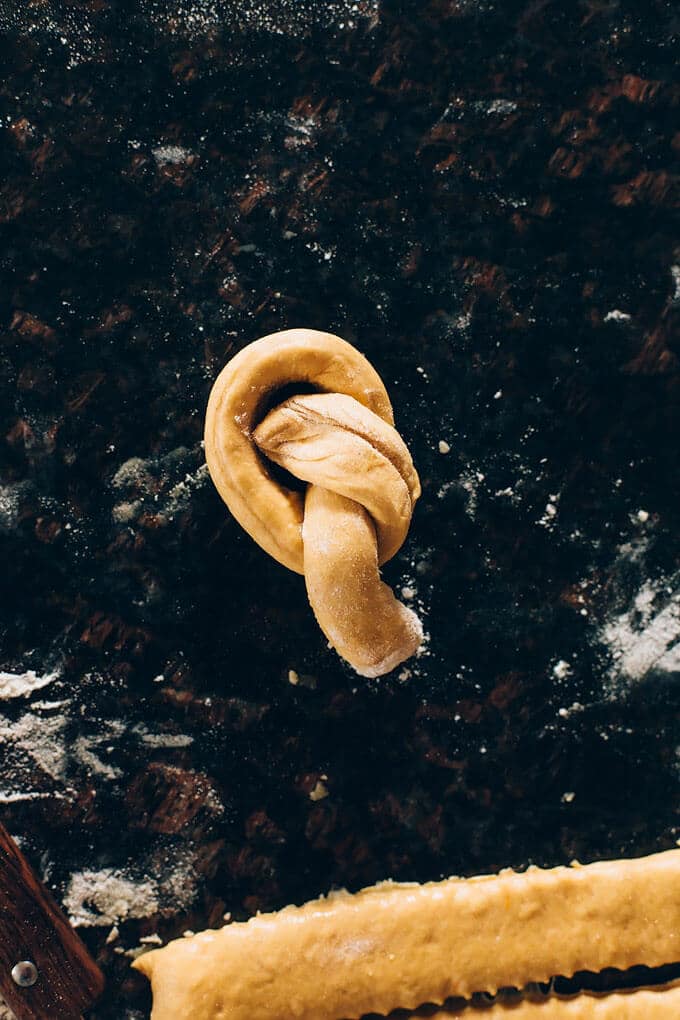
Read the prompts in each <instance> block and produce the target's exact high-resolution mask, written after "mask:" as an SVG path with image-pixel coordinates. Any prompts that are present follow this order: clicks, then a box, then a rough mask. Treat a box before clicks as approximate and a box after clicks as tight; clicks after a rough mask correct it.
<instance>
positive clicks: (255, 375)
mask: <svg viewBox="0 0 680 1020" xmlns="http://www.w3.org/2000/svg"><path fill="white" fill-rule="evenodd" d="M298 387H299V389H298ZM310 389H312V390H313V391H314V392H311V393H310V392H308V391H309V390H310ZM205 454H206V460H207V462H208V468H209V471H210V474H211V477H212V479H213V482H214V483H215V486H216V488H217V490H218V492H219V493H220V495H221V496H222V499H223V500H224V501H225V503H226V504H227V506H228V507H229V509H230V511H231V512H232V514H233V515H234V517H235V518H236V519H237V521H239V523H240V524H241V526H242V527H243V528H244V529H245V530H246V531H247V532H248V533H249V534H250V535H251V536H252V538H254V539H255V541H256V542H257V543H258V544H259V545H261V546H262V548H263V549H264V550H265V551H266V552H268V553H269V554H270V556H273V557H274V559H276V560H278V561H279V563H282V564H283V565H284V566H286V567H289V568H290V569H291V570H295V571H297V572H298V573H300V574H304V577H305V583H306V585H307V593H308V596H309V601H310V603H311V605H312V608H313V610H314V614H315V616H316V618H317V621H318V623H319V626H320V627H321V629H322V630H323V632H324V634H325V635H326V637H327V638H328V640H329V642H330V643H331V645H333V647H334V648H335V649H336V650H337V652H338V653H339V654H340V655H341V656H342V657H343V659H346V660H347V662H349V663H350V665H351V666H353V668H354V669H355V670H356V671H357V673H360V674H361V675H362V676H369V677H375V676H382V674H384V673H388V672H389V671H390V670H391V669H394V668H395V666H397V665H399V663H400V662H403V661H404V659H407V658H408V657H409V656H411V655H413V653H414V652H415V651H417V649H418V647H419V645H420V643H421V641H422V627H421V624H420V621H419V619H418V617H417V616H416V615H415V613H414V612H412V611H411V610H410V609H408V608H407V607H406V606H404V605H402V603H400V602H399V601H398V600H397V599H396V598H395V597H394V594H393V593H392V591H391V589H390V588H389V587H388V586H387V585H386V584H384V583H383V582H382V581H381V580H380V573H379V565H380V564H382V563H384V562H385V561H386V560H388V559H390V558H391V557H392V556H394V554H395V553H396V552H397V550H398V549H399V548H400V546H401V545H402V543H403V541H404V539H405V538H406V533H407V531H408V527H409V524H410V521H411V515H412V513H413V507H414V504H415V502H416V500H417V498H418V496H419V495H420V482H419V480H418V475H417V474H416V471H415V468H414V466H413V462H412V460H411V456H410V454H409V452H408V450H407V448H406V446H405V444H404V442H403V440H402V439H401V437H400V436H399V433H398V432H397V431H396V429H395V428H394V418H393V415H392V406H391V404H390V401H389V397H388V396H387V392H386V390H385V387H384V386H383V383H382V380H381V379H380V376H379V375H378V374H377V372H376V371H375V370H374V369H373V368H372V366H371V365H370V364H369V363H368V361H367V360H366V359H365V358H364V357H363V355H361V354H359V352H358V351H357V350H355V348H354V347H352V346H351V344H348V343H347V342H346V341H344V340H341V339H340V338H339V337H337V336H333V335H332V334H330V333H321V332H319V331H317V330H313V329H291V330H286V331H284V332H281V333H273V334H271V335H270V336H266V337H263V338H262V339H260V340H256V341H255V342H254V343H252V344H250V345H249V346H248V347H246V348H244V349H243V350H242V351H240V352H239V353H238V354H237V355H236V356H235V357H234V358H232V360H231V361H230V362H229V363H228V364H227V365H226V367H225V368H224V369H223V370H222V372H221V373H220V375H219V376H218V378H217V380H216V381H215V384H214V386H213V389H212V392H211V394H210V399H209V401H208V409H207V412H206V422H205ZM271 463H274V464H276V465H278V466H279V468H283V469H284V470H285V471H287V472H288V474H289V476H290V475H292V476H294V477H295V478H297V479H298V480H299V481H301V482H306V483H307V486H306V489H305V490H304V492H300V491H296V489H294V488H292V484H294V483H292V480H291V487H289V485H288V484H286V478H285V476H284V480H283V481H281V480H279V478H280V477H281V473H280V472H279V474H278V476H276V475H275V474H274V473H273V472H272V468H271Z"/></svg>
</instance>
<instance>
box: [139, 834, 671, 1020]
mask: <svg viewBox="0 0 680 1020" xmlns="http://www.w3.org/2000/svg"><path fill="white" fill-rule="evenodd" d="M679 960H680V850H669V851H667V852H665V853H660V854H655V855H653V856H651V857H644V858H641V859H639V860H619V861H607V862H602V863H598V864H590V865H587V866H585V867H581V866H578V865H575V866H573V867H569V868H564V867H562V868H554V869H552V870H549V871H546V870H541V869H539V868H530V869H529V870H528V871H526V872H524V873H522V874H516V873H515V872H512V871H504V872H501V873H500V874H499V875H486V876H481V877H478V878H471V879H456V878H451V879H447V880H446V881H443V882H432V883H428V884H427V885H416V884H397V883H390V882H385V883H382V884H380V885H377V886H372V887H371V888H368V889H364V890H363V891H362V892H359V893H357V894H356V895H351V894H349V893H346V892H340V893H333V894H331V895H329V896H328V897H327V898H325V899H319V900H314V901H312V902H310V903H307V904H306V905H305V906H303V907H286V908H285V909H284V910H281V911H279V912H278V913H275V914H263V915H260V916H259V917H254V918H251V920H250V921H248V922H246V923H243V924H232V925H229V926H227V927H226V928H223V929H221V930H219V931H205V932H201V933H200V934H199V935H196V936H194V937H193V938H190V939H179V940H178V941H176V942H171V943H170V944H169V945H168V946H166V947H165V948H163V949H159V950H154V951H153V952H150V953H148V954H146V955H145V956H142V957H141V958H140V959H139V960H137V961H136V962H135V964H134V966H135V967H137V969H138V970H140V971H142V973H144V974H146V975H147V977H149V978H150V979H151V981H152V985H153V993H154V1009H153V1014H152V1020H179V1018H181V1020H218V1018H219V1020H292V1018H297V1020H341V1018H345V1020H356V1018H358V1017H361V1016H363V1015H364V1014H366V1013H381V1014H387V1013H389V1012H390V1011H391V1010H393V1009H397V1008H399V1007H401V1008H404V1009H416V1008H417V1007H418V1006H420V1005H422V1004H423V1003H426V1002H432V1003H443V1002H444V1001H445V1000H446V999H448V998H451V997H453V996H461V997H463V998H469V997H470V995H471V994H472V993H473V992H483V991H485V992H491V993H495V992H497V991H498V989H499V988H502V987H515V988H522V987H524V986H525V985H527V984H528V983H529V982H532V981H548V980H549V979H550V978H551V977H553V976H554V975H557V974H561V975H565V976H567V977H569V976H571V975H572V974H574V973H575V972H576V971H579V970H590V971H600V970H602V969H604V968H605V967H618V968H620V969H622V970H625V969H627V968H629V967H632V966H634V965H636V964H645V965H647V966H648V967H657V966H661V965H663V964H667V963H672V962H675V961H679ZM482 1015H483V1016H484V1015H485V1014H482ZM558 1015H559V1014H558ZM565 1015H566V1016H567V1017H570V1016H571V1014H570V1013H568V1012H567V1013H566V1014H565ZM574 1015H575V1016H576V1017H579V1016H583V1014H579V1013H576V1014H574ZM592 1015H593V1016H595V1017H597V1014H596V1013H594V1014H592ZM602 1015H603V1016H604V1017H607V1020H609V1016H610V1014H607V1013H604V1014H602ZM620 1015H621V1016H625V1014H623V1013H622V1014H620ZM639 1015H640V1014H631V1016H639ZM649 1015H650V1016H662V1015H663V1016H665V1015H666V1014H660V1013H657V1014H649ZM677 1015H678V1016H680V1014H677ZM454 1016H455V1014H454ZM511 1016H512V1017H513V1020H520V1017H521V1016H522V1014H521V1013H520V1014H517V1013H513V1014H511ZM531 1016H532V1014H531V1013H529V1014H527V1020H528V1017H531ZM537 1020H538V1017H537ZM617 1020H618V1018H617Z"/></svg>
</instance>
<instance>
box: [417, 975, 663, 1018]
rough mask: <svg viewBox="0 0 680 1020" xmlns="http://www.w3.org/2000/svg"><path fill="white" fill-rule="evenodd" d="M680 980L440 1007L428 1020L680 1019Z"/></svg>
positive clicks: (430, 1014) (429, 1015)
mask: <svg viewBox="0 0 680 1020" xmlns="http://www.w3.org/2000/svg"><path fill="white" fill-rule="evenodd" d="M679 1017H680V981H676V982H674V983H673V984H669V985H659V986H658V987H655V988H640V989H632V990H630V991H621V992H609V993H608V994H603V995H594V994H592V993H587V992H584V993H583V994H582V995H574V996H570V997H569V998H562V997H561V996H557V995H555V996H550V998H548V999H545V1001H543V1002H520V1003H517V1004H510V1003H508V1004H503V1005H501V1004H498V1005H494V1006H491V1007H490V1008H489V1009H483V1010H477V1009H474V1008H470V1007H468V1008H463V1009H460V1010H458V1009H453V1010H447V1009H443V1010H437V1012H436V1013H429V1014H428V1017H427V1020H678V1018H679Z"/></svg>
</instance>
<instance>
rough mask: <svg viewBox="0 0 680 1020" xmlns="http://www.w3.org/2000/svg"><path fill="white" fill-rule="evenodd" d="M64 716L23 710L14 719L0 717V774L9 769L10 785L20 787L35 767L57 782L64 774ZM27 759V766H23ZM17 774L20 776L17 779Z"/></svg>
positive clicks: (24, 783) (5, 772) (5, 773)
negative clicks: (0, 769)
mask: <svg viewBox="0 0 680 1020" xmlns="http://www.w3.org/2000/svg"><path fill="white" fill-rule="evenodd" d="M66 724H67V720H66V717H65V716H57V717H54V718H46V717H44V716H41V715H37V714H36V713H33V712H26V713H24V715H22V716H20V718H19V719H18V720H17V721H16V722H10V720H8V719H6V718H5V717H3V716H0V743H2V744H5V745H6V747H5V754H4V755H3V777H4V778H5V779H6V778H7V772H8V771H9V774H10V777H11V778H12V781H13V785H15V786H17V788H19V789H23V788H24V787H25V785H26V782H25V780H26V779H29V778H30V776H31V774H32V772H33V769H32V768H31V765H33V766H35V765H37V766H38V768H39V769H40V770H41V771H42V772H43V773H44V774H45V775H46V776H48V777H49V778H51V779H54V780H56V781H57V782H60V781H62V780H64V778H65V774H66V763H67V756H66V740H65V730H66ZM22 761H23V763H25V762H27V763H28V767H26V765H25V764H24V765H23V768H22ZM17 776H21V777H22V778H21V779H20V780H19V781H17V778H16V777H17Z"/></svg>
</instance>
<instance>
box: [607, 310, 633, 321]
mask: <svg viewBox="0 0 680 1020" xmlns="http://www.w3.org/2000/svg"><path fill="white" fill-rule="evenodd" d="M630 320H631V316H630V315H629V314H628V312H622V311H620V310H619V309H618V308H613V309H612V311H611V312H607V314H606V315H605V317H604V321H605V322H630Z"/></svg>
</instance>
